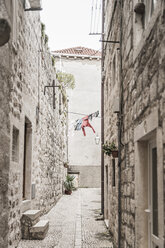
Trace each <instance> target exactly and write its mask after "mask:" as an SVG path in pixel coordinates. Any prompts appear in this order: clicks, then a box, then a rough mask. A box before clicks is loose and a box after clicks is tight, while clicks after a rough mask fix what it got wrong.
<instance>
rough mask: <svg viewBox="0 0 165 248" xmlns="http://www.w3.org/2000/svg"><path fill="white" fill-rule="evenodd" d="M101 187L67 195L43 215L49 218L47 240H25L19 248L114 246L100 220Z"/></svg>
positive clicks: (44, 217) (80, 190)
mask: <svg viewBox="0 0 165 248" xmlns="http://www.w3.org/2000/svg"><path fill="white" fill-rule="evenodd" d="M100 199H101V194H100V189H78V190H77V191H74V192H73V193H72V195H71V196H70V195H69V196H68V195H64V196H63V197H62V198H61V199H60V200H59V201H58V203H57V204H56V206H55V207H53V208H52V210H51V211H50V212H49V213H48V214H47V215H45V216H43V217H42V218H41V219H48V220H49V231H48V233H47V235H46V237H45V239H44V240H22V241H21V242H20V243H19V246H18V248H43V247H44V248H113V245H112V243H111V242H110V236H109V235H108V232H107V229H106V227H105V225H104V222H103V220H100Z"/></svg>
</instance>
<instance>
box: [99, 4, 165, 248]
mask: <svg viewBox="0 0 165 248" xmlns="http://www.w3.org/2000/svg"><path fill="white" fill-rule="evenodd" d="M122 2H123V9H122V27H121V30H122V41H121V47H120V49H121V54H122V75H121V79H122V80H121V84H122V86H123V92H121V95H122V97H123V102H122V109H123V113H122V144H123V145H124V146H122V153H121V158H122V162H121V214H122V215H121V217H122V220H121V235H122V236H121V247H127V248H129V247H130V248H132V247H138V248H139V247H148V245H149V243H148V242H149V241H148V240H149V237H148V230H147V228H148V227H147V226H148V224H147V223H148V218H149V217H147V215H146V213H145V209H147V208H149V207H148V200H149V198H150V197H149V195H147V193H146V192H148V190H149V186H148V183H149V182H148V183H147V180H148V179H147V178H148V173H149V172H148V170H147V169H145V168H147V167H148V166H147V164H148V163H149V161H148V158H147V157H146V156H147V155H146V154H148V148H147V147H149V146H150V143H151V141H152V140H155V143H156V147H157V178H158V185H159V186H158V194H157V197H158V223H159V224H158V225H159V233H158V236H159V242H160V247H163V246H164V226H165V223H163V220H164V206H165V204H164V195H163V188H164V187H163V186H164V180H165V178H163V176H162V175H163V171H164V169H163V165H164V161H163V159H164V142H165V140H164V130H165V127H164V116H165V111H164V99H165V98H164V94H165V83H164V82H165V81H164V80H165V67H164V60H165V53H164V51H165V50H164V37H165V35H164V34H165V33H164V30H165V29H164V2H163V1H158V3H157V7H156V8H155V11H154V12H153V15H152V17H151V19H150V21H149V22H148V23H146V24H145V27H144V23H143V22H142V17H140V16H138V14H136V13H135V12H134V7H135V4H136V3H137V2H138V1H122ZM110 4H111V6H110ZM105 6H106V12H105V13H106V14H105V15H106V16H105V31H106V32H105V38H104V39H105V40H116V39H120V29H119V27H120V26H119V21H120V18H119V17H120V4H119V2H117V1H114V4H113V5H112V3H110V1H106V5H105ZM115 6H116V7H115ZM113 10H114V11H113ZM109 14H110V17H108V15H109ZM140 22H141V23H140ZM108 33H109V36H108ZM116 48H117V45H116V44H115V45H114V44H108V43H107V44H105V45H104V56H105V58H104V70H105V81H104V87H105V92H104V95H105V96H104V97H105V113H104V114H106V113H107V112H108V111H109V116H110V117H111V120H110V121H109V120H108V117H106V118H105V140H113V139H116V138H117V127H115V123H116V120H117V119H116V114H114V113H112V108H111V106H112V105H113V92H114V95H115V94H116V95H117V96H118V90H117V88H118V85H117V84H119V83H120V81H119V79H120V78H119V79H118V80H117V81H116V85H113V82H112V80H111V76H110V75H112V74H113V70H114V68H113V62H112V63H110V66H109V61H112V59H113V57H114V50H115V49H116ZM118 61H119V63H120V60H119V59H118ZM118 72H119V70H118V66H117V62H116V75H117V73H118ZM112 76H113V75H112ZM119 85H120V84H119ZM122 86H121V85H120V86H119V88H118V89H119V90H120V91H121V89H122ZM108 134H109V136H108ZM110 160H111V158H106V157H105V165H108V164H110V163H111V162H112V161H111V162H110ZM108 168H110V171H109V172H108V174H109V177H110V181H108V189H107V186H106V183H107V182H106V177H105V217H106V218H109V220H110V221H109V229H110V231H111V232H112V235H113V237H114V244H115V246H117V237H118V224H117V223H116V221H117V217H116V213H117V209H118V205H117V197H118V194H117V190H115V192H114V189H113V187H112V180H111V176H110V175H111V174H113V170H112V166H110V167H108ZM116 168H117V167H116ZM106 170H107V169H106V167H105V173H106ZM105 176H106V175H105ZM116 177H118V174H116ZM107 190H108V191H109V192H111V196H109V199H107V195H109V194H107V193H106V191H107ZM145 199H147V200H145ZM112 208H113V211H112ZM114 209H115V211H114ZM114 212H115V214H114ZM115 223H116V224H115ZM149 246H150V245H149Z"/></svg>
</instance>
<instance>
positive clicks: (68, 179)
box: [64, 175, 75, 191]
mask: <svg viewBox="0 0 165 248" xmlns="http://www.w3.org/2000/svg"><path fill="white" fill-rule="evenodd" d="M74 178H75V177H74V176H70V175H67V176H66V180H65V182H64V187H65V189H66V190H67V191H72V190H73V189H74V185H73V180H74Z"/></svg>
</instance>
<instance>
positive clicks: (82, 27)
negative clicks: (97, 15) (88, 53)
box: [41, 0, 101, 51]
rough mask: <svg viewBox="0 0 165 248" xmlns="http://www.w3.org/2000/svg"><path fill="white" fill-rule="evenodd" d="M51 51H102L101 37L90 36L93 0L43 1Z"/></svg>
mask: <svg viewBox="0 0 165 248" xmlns="http://www.w3.org/2000/svg"><path fill="white" fill-rule="evenodd" d="M42 6H43V10H42V11H41V19H42V22H43V23H44V24H45V25H46V34H47V35H48V36H49V43H48V44H49V47H50V50H51V51H53V50H59V49H64V48H70V47H75V46H84V47H88V48H93V49H97V50H100V47H101V42H99V40H100V36H95V35H89V33H90V24H91V6H92V0H42Z"/></svg>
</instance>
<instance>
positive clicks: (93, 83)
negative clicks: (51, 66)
mask: <svg viewBox="0 0 165 248" xmlns="http://www.w3.org/2000/svg"><path fill="white" fill-rule="evenodd" d="M56 67H57V69H60V68H61V69H62V70H63V71H64V72H67V73H71V74H73V75H74V77H75V81H76V87H75V88H74V90H68V96H69V112H75V113H84V114H87V115H88V114H90V113H93V112H95V111H97V110H99V112H100V111H101V76H100V75H101V72H100V70H101V61H100V60H97V59H92V60H91V59H89V58H88V59H87V58H85V59H82V58H61V62H60V61H59V59H58V58H56ZM84 116H85V115H84ZM84 116H83V115H78V114H77V115H75V114H71V113H69V115H68V117H69V132H68V135H69V149H68V154H69V156H68V157H69V165H74V166H92V165H93V166H100V164H101V161H100V160H101V151H100V145H101V142H100V144H99V145H96V144H95V135H96V134H94V133H93V131H92V129H91V128H89V127H87V128H85V131H86V136H84V135H83V132H82V130H80V131H74V128H73V125H71V123H73V122H74V121H75V120H77V119H80V118H82V117H84ZM99 116H101V112H100V114H99ZM90 123H91V125H92V126H93V128H94V129H95V131H96V133H98V135H99V137H101V118H94V119H93V120H92V121H90ZM71 126H72V128H71Z"/></svg>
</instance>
